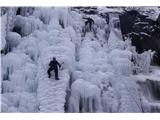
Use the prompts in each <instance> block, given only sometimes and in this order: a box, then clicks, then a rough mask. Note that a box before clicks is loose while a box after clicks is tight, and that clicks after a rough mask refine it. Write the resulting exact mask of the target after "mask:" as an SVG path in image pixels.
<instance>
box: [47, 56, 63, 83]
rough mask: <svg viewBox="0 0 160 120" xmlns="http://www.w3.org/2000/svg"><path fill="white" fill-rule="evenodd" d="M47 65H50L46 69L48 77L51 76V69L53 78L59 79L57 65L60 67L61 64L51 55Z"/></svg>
mask: <svg viewBox="0 0 160 120" xmlns="http://www.w3.org/2000/svg"><path fill="white" fill-rule="evenodd" d="M49 66H50V68H49V69H48V71H47V73H48V76H49V78H50V77H51V71H52V70H54V73H55V79H56V80H59V78H58V66H59V68H60V67H61V65H60V64H59V63H58V61H57V60H56V58H55V57H53V60H52V61H51V62H50V63H49Z"/></svg>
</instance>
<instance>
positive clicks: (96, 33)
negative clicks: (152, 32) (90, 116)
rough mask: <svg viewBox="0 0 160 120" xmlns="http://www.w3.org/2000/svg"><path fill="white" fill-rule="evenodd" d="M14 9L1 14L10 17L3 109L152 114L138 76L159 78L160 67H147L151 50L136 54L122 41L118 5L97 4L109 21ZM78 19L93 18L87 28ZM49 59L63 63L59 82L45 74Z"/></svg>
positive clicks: (39, 9)
mask: <svg viewBox="0 0 160 120" xmlns="http://www.w3.org/2000/svg"><path fill="white" fill-rule="evenodd" d="M16 10H17V9H13V8H10V9H9V13H6V14H4V15H3V16H1V19H6V16H10V17H11V18H14V22H12V21H11V20H10V19H9V20H7V22H8V23H9V24H10V25H8V23H6V22H2V25H1V26H2V28H3V29H2V32H3V36H2V38H3V40H2V48H1V50H2V49H5V51H6V52H7V54H1V58H2V78H3V79H2V82H1V84H2V90H1V97H2V100H1V105H2V107H1V108H2V109H1V110H2V112H144V111H145V110H144V109H147V110H146V111H145V112H152V110H151V107H150V105H149V104H151V103H149V102H145V101H146V100H147V98H145V97H144V98H143V101H142V97H141V93H142V91H141V92H140V91H139V87H140V86H139V85H138V84H137V80H140V81H142V80H143V81H144V80H146V79H155V80H159V78H160V74H159V73H160V70H159V68H153V67H152V68H151V69H150V62H151V56H152V52H151V51H145V52H144V53H142V54H138V53H137V52H136V50H135V47H134V46H132V45H131V41H130V40H129V39H128V40H126V41H123V39H122V33H121V30H120V26H118V24H119V22H120V21H119V16H118V15H119V13H120V12H122V11H123V10H122V8H119V9H114V8H111V9H109V8H103V7H100V8H98V10H99V12H100V13H103V12H108V13H109V14H111V15H110V19H109V24H107V22H106V21H105V19H104V18H102V17H101V16H99V15H96V14H95V15H86V14H84V13H81V12H78V11H74V10H72V9H71V8H67V7H66V8H61V7H51V8H42V7H37V8H35V9H34V10H33V9H31V8H30V9H28V10H29V11H28V10H27V9H25V10H22V11H26V13H25V12H24V13H23V14H19V15H16V14H15V13H16ZM11 11H12V12H11ZM31 11H32V12H31ZM113 14H114V15H113ZM83 17H91V18H92V19H94V25H93V26H92V30H91V31H89V29H88V27H86V26H85V20H84V19H83ZM2 21H3V20H2ZM12 26H13V27H14V31H12V32H11V31H9V30H8V31H6V28H8V29H9V28H10V29H12ZM53 57H56V58H57V61H58V62H60V63H61V64H62V67H61V68H60V69H59V78H60V80H59V81H56V80H55V79H54V73H53V72H52V77H51V78H50V79H49V78H48V75H47V70H48V68H49V62H50V61H51V60H52V58H53ZM133 58H134V61H133ZM137 66H138V67H137ZM150 70H152V73H148V72H149V71H150ZM133 71H134V72H136V73H138V75H133ZM140 72H141V74H139V73H140ZM142 73H145V74H146V75H145V74H142ZM67 91H70V92H69V93H70V95H68V92H67ZM68 97H69V98H68ZM152 102H153V101H152ZM146 103H147V104H146ZM66 104H67V105H66ZM153 104H154V106H156V107H157V106H160V104H159V103H157V102H156V103H153ZM66 106H68V107H67V108H66ZM148 106H149V107H148ZM158 108H159V107H158ZM155 111H156V110H155Z"/></svg>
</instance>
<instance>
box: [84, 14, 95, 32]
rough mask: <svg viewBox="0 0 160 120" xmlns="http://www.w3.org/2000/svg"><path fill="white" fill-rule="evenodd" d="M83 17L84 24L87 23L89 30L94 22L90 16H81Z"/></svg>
mask: <svg viewBox="0 0 160 120" xmlns="http://www.w3.org/2000/svg"><path fill="white" fill-rule="evenodd" d="M83 19H86V21H85V26H87V25H89V30H90V31H91V28H92V26H93V24H94V20H93V19H92V18H89V17H88V18H83Z"/></svg>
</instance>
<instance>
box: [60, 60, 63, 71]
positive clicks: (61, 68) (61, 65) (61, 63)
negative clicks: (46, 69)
mask: <svg viewBox="0 0 160 120" xmlns="http://www.w3.org/2000/svg"><path fill="white" fill-rule="evenodd" d="M63 64H64V62H62V63H61V64H60V65H61V67H60V68H61V70H62V65H63Z"/></svg>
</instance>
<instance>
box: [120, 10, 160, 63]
mask: <svg viewBox="0 0 160 120" xmlns="http://www.w3.org/2000/svg"><path fill="white" fill-rule="evenodd" d="M149 17H150V16H147V15H144V14H141V13H140V12H139V11H137V10H130V11H126V12H124V13H123V14H122V15H121V16H120V22H121V30H122V34H123V36H127V37H130V38H131V41H132V45H133V46H136V50H137V52H138V53H142V52H144V51H146V50H149V49H151V50H153V51H156V53H155V55H154V58H153V62H154V63H155V64H158V65H160V34H158V33H159V32H160V22H159V19H160V16H159V17H158V18H157V20H155V21H154V20H152V19H150V18H149Z"/></svg>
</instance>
